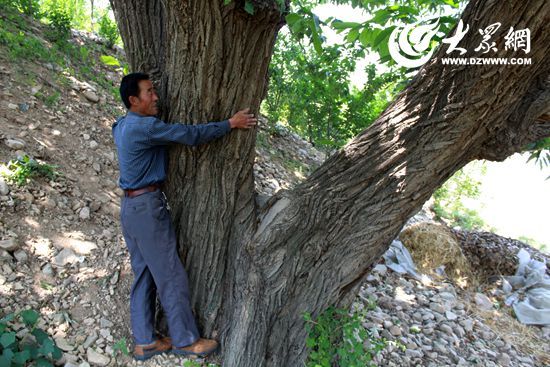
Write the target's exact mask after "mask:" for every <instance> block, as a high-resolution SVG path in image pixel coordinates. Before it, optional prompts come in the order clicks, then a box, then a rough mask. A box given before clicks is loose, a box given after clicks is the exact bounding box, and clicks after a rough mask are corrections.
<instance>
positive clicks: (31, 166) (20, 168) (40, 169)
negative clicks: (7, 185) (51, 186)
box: [0, 155, 59, 186]
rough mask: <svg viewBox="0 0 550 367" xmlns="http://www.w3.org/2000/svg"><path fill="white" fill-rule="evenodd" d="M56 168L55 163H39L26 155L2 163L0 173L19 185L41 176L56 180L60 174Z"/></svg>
mask: <svg viewBox="0 0 550 367" xmlns="http://www.w3.org/2000/svg"><path fill="white" fill-rule="evenodd" d="M55 169H56V166H54V165H51V164H46V163H39V162H37V161H36V160H34V159H32V158H30V157H29V156H27V155H25V156H23V157H18V158H17V159H15V160H13V159H12V160H11V161H9V162H8V163H7V164H5V165H0V174H1V175H2V176H4V177H6V178H7V179H8V180H9V181H11V182H14V183H16V184H17V185H18V186H23V185H25V184H26V183H27V182H28V181H29V179H31V178H34V177H39V176H42V177H46V178H48V179H49V180H54V179H55V178H56V177H57V176H58V175H59V173H58V172H57V171H56V170H55Z"/></svg>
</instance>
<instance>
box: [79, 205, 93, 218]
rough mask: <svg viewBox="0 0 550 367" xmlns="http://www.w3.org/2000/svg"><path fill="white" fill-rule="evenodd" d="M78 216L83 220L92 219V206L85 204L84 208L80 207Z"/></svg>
mask: <svg viewBox="0 0 550 367" xmlns="http://www.w3.org/2000/svg"><path fill="white" fill-rule="evenodd" d="M78 216H79V217H80V219H82V220H88V219H90V208H89V207H87V206H85V207H84V208H82V209H80V211H79V212H78Z"/></svg>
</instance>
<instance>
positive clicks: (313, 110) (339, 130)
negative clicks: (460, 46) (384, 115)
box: [263, 33, 406, 148]
mask: <svg viewBox="0 0 550 367" xmlns="http://www.w3.org/2000/svg"><path fill="white" fill-rule="evenodd" d="M362 55H364V52H363V50H360V49H358V48H357V47H353V46H348V47H345V46H339V45H333V46H326V47H324V48H323V50H322V52H321V53H318V52H316V50H315V49H314V47H312V46H311V45H308V44H303V43H302V42H296V41H295V40H294V39H292V36H291V35H290V34H288V33H281V34H279V37H278V39H277V44H276V46H275V50H274V53H273V58H272V62H271V65H270V69H269V73H270V84H269V90H268V94H267V97H266V99H265V101H264V104H263V111H264V113H265V114H266V115H267V117H268V120H269V121H270V123H271V124H275V123H276V122H283V123H285V124H288V125H289V126H290V127H291V128H292V129H293V130H295V131H296V132H297V133H299V134H300V135H301V136H303V137H305V138H307V139H308V140H309V142H311V143H312V144H315V145H318V146H324V147H332V148H334V147H339V146H342V145H343V144H345V143H346V142H347V141H348V140H349V139H350V138H352V137H353V136H355V135H357V134H358V133H359V132H360V131H362V130H363V129H365V128H366V127H368V126H369V125H370V124H371V123H372V122H373V121H374V120H375V118H376V117H377V116H378V115H379V114H380V112H382V111H383V109H384V108H385V107H386V106H387V104H388V102H389V101H391V100H392V99H393V97H394V96H395V94H396V93H397V92H398V91H399V90H400V88H402V86H403V85H404V83H403V81H404V80H405V79H406V76H405V75H404V74H403V73H401V72H400V70H388V71H387V72H386V73H383V74H380V73H377V71H376V67H375V65H374V64H371V65H369V66H368V67H367V70H366V72H367V78H368V81H367V83H366V85H364V86H363V87H361V88H358V87H356V86H354V85H352V83H351V77H352V73H353V71H354V70H355V69H356V60H357V59H358V58H360V57H361V56H362Z"/></svg>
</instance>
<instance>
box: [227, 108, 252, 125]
mask: <svg viewBox="0 0 550 367" xmlns="http://www.w3.org/2000/svg"><path fill="white" fill-rule="evenodd" d="M248 111H250V108H245V109H244V110H242V111H239V112H237V113H236V114H234V115H233V117H231V118H230V119H229V124H230V125H231V128H232V129H250V128H252V127H254V126H256V122H257V121H258V119H256V118H254V114H252V113H248Z"/></svg>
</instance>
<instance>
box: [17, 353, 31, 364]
mask: <svg viewBox="0 0 550 367" xmlns="http://www.w3.org/2000/svg"><path fill="white" fill-rule="evenodd" d="M30 358H31V353H30V352H29V351H28V350H24V351H22V352H17V353H15V355H14V356H13V361H14V362H15V363H19V364H22V365H24V364H25V362H27V361H28V360H29V359H30Z"/></svg>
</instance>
